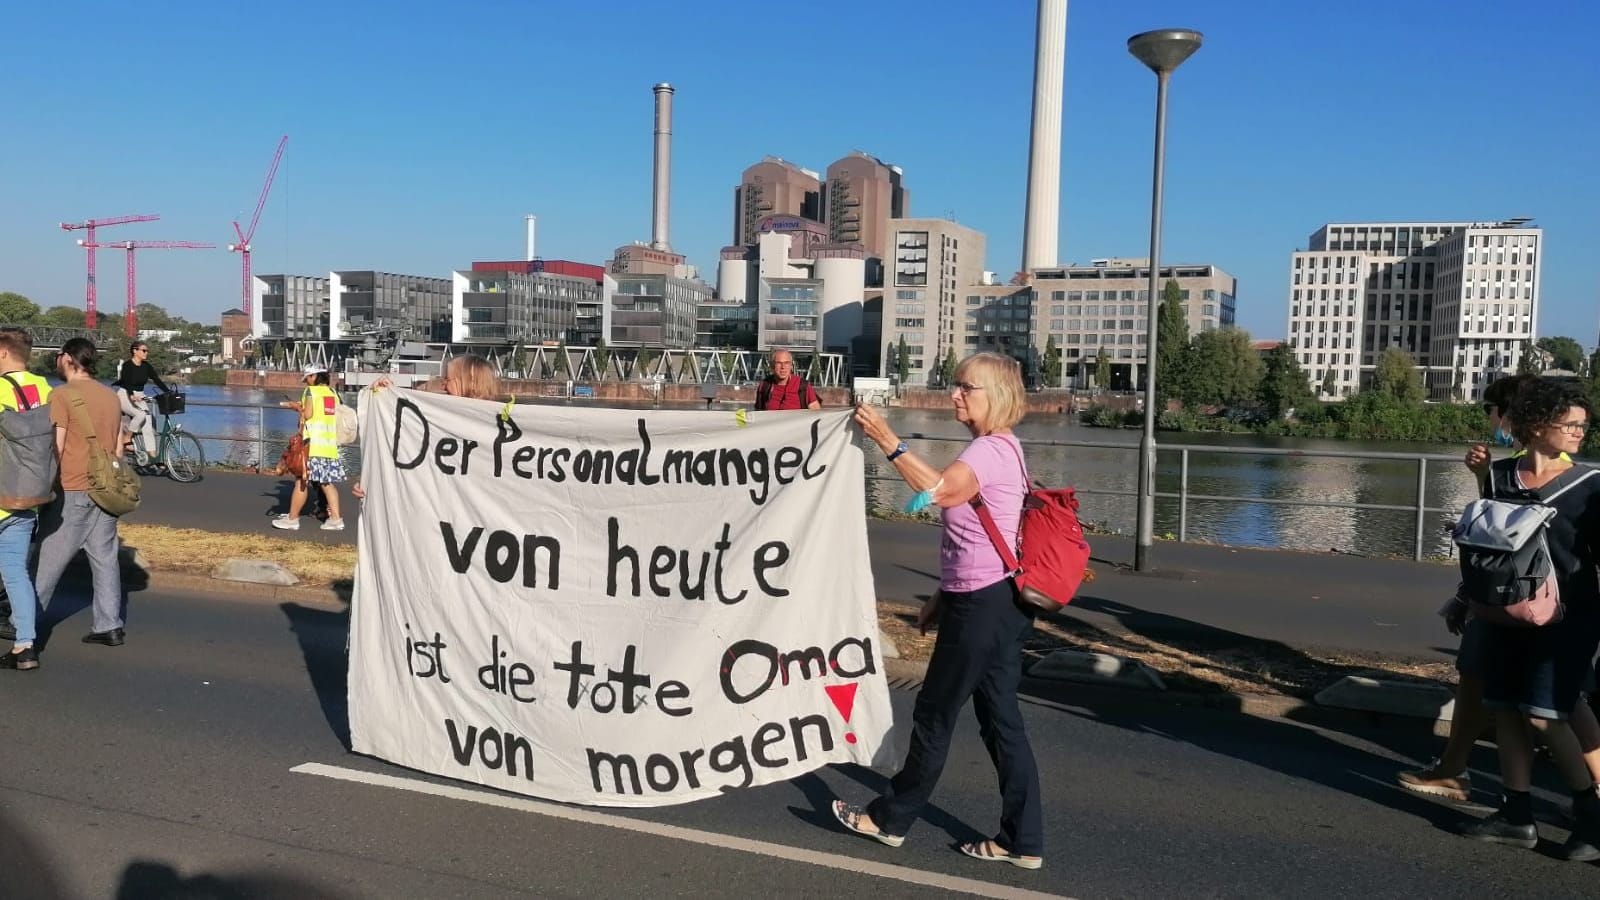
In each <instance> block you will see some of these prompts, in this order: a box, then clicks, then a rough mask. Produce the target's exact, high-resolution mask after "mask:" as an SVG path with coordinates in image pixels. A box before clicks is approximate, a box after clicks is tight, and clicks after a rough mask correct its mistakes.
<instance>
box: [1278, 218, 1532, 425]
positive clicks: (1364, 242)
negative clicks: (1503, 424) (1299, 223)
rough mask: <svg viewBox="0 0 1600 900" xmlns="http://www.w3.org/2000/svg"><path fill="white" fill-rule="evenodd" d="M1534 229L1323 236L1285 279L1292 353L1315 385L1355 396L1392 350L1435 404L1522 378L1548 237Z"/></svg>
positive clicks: (1361, 228) (1436, 225)
mask: <svg viewBox="0 0 1600 900" xmlns="http://www.w3.org/2000/svg"><path fill="white" fill-rule="evenodd" d="M1528 222H1529V220H1527V219H1510V220H1506V221H1502V222H1487V223H1472V222H1406V223H1394V222H1390V223H1382V222H1368V223H1330V224H1328V225H1324V226H1323V227H1321V228H1319V229H1317V231H1316V232H1315V233H1314V234H1312V236H1311V239H1310V242H1309V246H1308V249H1306V250H1299V251H1295V252H1294V253H1293V254H1292V255H1291V262H1290V273H1289V279H1290V281H1289V344H1290V346H1291V347H1293V348H1294V350H1295V355H1296V356H1297V358H1298V359H1299V361H1300V365H1301V367H1302V368H1304V369H1305V370H1306V373H1307V375H1308V376H1309V378H1310V380H1311V383H1312V385H1313V386H1314V387H1315V388H1316V389H1317V390H1318V392H1319V393H1321V388H1322V387H1323V386H1324V385H1325V384H1326V385H1328V386H1330V387H1331V388H1332V391H1331V394H1330V395H1328V396H1330V398H1337V397H1345V396H1349V395H1350V394H1352V393H1355V392H1356V391H1358V390H1360V389H1361V388H1362V387H1363V386H1364V385H1366V384H1369V383H1370V382H1371V378H1372V372H1373V369H1374V367H1375V366H1376V365H1377V361H1378V357H1379V356H1380V355H1381V354H1382V353H1383V351H1385V350H1387V349H1391V348H1392V349H1398V350H1401V351H1403V352H1405V353H1406V354H1408V355H1409V356H1410V357H1411V359H1412V361H1413V363H1414V364H1415V365H1416V366H1417V367H1418V368H1419V369H1421V370H1422V374H1423V380H1424V383H1425V384H1426V385H1427V387H1428V392H1429V395H1430V396H1431V397H1433V398H1434V399H1440V400H1445V399H1456V400H1475V399H1478V398H1481V397H1482V396H1483V388H1484V387H1485V386H1487V385H1488V383H1489V382H1490V381H1493V380H1494V379H1495V378H1496V377H1499V376H1500V375H1502V374H1509V373H1512V372H1515V371H1516V367H1517V363H1518V359H1519V357H1520V354H1521V349H1522V345H1523V343H1524V342H1526V341H1530V340H1532V338H1533V335H1534V332H1535V329H1536V327H1537V324H1538V308H1539V288H1540V276H1539V271H1540V270H1539V265H1540V254H1539V251H1540V242H1541V240H1542V232H1541V230H1540V229H1538V228H1534V227H1529V226H1528ZM1330 373H1331V375H1330Z"/></svg>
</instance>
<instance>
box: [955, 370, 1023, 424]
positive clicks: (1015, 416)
mask: <svg viewBox="0 0 1600 900" xmlns="http://www.w3.org/2000/svg"><path fill="white" fill-rule="evenodd" d="M956 380H957V381H966V382H971V383H972V384H975V385H977V386H978V387H981V388H983V392H984V393H985V394H987V395H988V398H987V399H988V401H989V415H988V417H987V418H986V420H985V421H984V423H983V428H984V431H985V433H988V432H991V431H999V430H1000V429H1002V428H1010V427H1011V426H1013V425H1015V424H1017V423H1018V422H1021V421H1022V417H1023V415H1025V414H1026V413H1027V411H1028V405H1027V399H1026V396H1027V389H1026V388H1025V387H1023V385H1022V365H1021V364H1020V363H1018V362H1017V361H1016V360H1015V359H1012V358H1011V357H1009V356H1006V355H1005V354H1002V353H974V354H972V355H971V356H969V357H967V358H966V359H964V360H962V361H961V365H959V366H956Z"/></svg>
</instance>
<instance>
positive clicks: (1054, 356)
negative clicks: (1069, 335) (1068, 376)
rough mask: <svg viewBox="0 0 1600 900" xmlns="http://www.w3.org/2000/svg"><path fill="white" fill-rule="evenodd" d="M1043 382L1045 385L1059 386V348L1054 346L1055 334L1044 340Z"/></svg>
mask: <svg viewBox="0 0 1600 900" xmlns="http://www.w3.org/2000/svg"><path fill="white" fill-rule="evenodd" d="M1044 384H1045V387H1050V388H1058V387H1061V348H1060V347H1057V346H1056V336H1055V335H1053V334H1052V335H1050V337H1049V338H1048V339H1047V340H1045V342H1044Z"/></svg>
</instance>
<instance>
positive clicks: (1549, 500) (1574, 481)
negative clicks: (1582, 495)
mask: <svg viewBox="0 0 1600 900" xmlns="http://www.w3.org/2000/svg"><path fill="white" fill-rule="evenodd" d="M1594 474H1595V470H1594V469H1585V470H1584V471H1583V474H1582V475H1579V476H1578V477H1577V478H1574V479H1572V480H1571V481H1569V482H1567V483H1566V484H1565V485H1563V486H1562V487H1561V490H1559V491H1556V492H1555V493H1554V494H1551V495H1550V496H1548V497H1543V498H1541V499H1540V500H1539V502H1540V503H1541V504H1543V505H1545V506H1549V505H1550V504H1551V503H1554V502H1555V499H1556V498H1557V497H1559V496H1561V495H1562V494H1565V493H1566V492H1567V491H1570V490H1572V489H1573V488H1575V487H1577V486H1578V485H1580V484H1583V483H1584V482H1585V481H1588V480H1589V477H1590V476H1592V475H1594Z"/></svg>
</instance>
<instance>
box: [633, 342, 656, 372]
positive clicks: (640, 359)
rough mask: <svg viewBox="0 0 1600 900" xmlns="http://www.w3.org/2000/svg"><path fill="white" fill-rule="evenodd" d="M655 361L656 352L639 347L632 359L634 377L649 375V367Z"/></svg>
mask: <svg viewBox="0 0 1600 900" xmlns="http://www.w3.org/2000/svg"><path fill="white" fill-rule="evenodd" d="M655 361H656V352H655V351H654V350H651V349H650V348H649V347H640V348H639V352H638V354H637V355H636V356H634V358H633V362H634V367H633V374H634V377H635V378H637V377H639V376H641V375H648V374H650V366H651V365H652V364H654V363H655Z"/></svg>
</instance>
